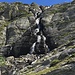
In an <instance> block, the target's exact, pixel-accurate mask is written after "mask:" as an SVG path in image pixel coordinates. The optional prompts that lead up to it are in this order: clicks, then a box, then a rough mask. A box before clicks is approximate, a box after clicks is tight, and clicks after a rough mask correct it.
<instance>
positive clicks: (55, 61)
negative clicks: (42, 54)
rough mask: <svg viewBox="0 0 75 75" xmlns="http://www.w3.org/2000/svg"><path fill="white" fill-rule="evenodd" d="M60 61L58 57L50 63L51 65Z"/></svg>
mask: <svg viewBox="0 0 75 75" xmlns="http://www.w3.org/2000/svg"><path fill="white" fill-rule="evenodd" d="M59 62H60V60H58V59H55V60H53V61H52V62H51V64H50V66H55V65H56V64H57V63H59Z"/></svg>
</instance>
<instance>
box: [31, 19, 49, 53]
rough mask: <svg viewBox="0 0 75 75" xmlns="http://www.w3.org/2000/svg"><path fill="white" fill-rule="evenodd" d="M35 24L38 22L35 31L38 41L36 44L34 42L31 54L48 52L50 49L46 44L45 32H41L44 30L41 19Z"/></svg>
mask: <svg viewBox="0 0 75 75" xmlns="http://www.w3.org/2000/svg"><path fill="white" fill-rule="evenodd" d="M35 22H36V25H37V28H36V29H35V30H34V35H35V36H36V37H37V39H36V42H34V43H33V45H32V46H31V48H30V49H31V50H30V53H36V52H40V53H41V52H43V51H44V52H48V51H49V48H48V45H47V44H46V37H45V36H44V35H43V31H42V30H40V29H42V28H41V24H40V18H37V19H36V21H35ZM42 49H44V50H42ZM45 50H46V51H45Z"/></svg>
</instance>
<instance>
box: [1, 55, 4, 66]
mask: <svg viewBox="0 0 75 75" xmlns="http://www.w3.org/2000/svg"><path fill="white" fill-rule="evenodd" d="M4 65H5V58H4V57H3V56H0V66H4Z"/></svg>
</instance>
